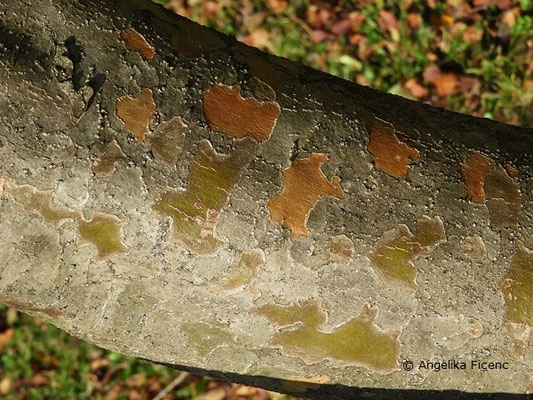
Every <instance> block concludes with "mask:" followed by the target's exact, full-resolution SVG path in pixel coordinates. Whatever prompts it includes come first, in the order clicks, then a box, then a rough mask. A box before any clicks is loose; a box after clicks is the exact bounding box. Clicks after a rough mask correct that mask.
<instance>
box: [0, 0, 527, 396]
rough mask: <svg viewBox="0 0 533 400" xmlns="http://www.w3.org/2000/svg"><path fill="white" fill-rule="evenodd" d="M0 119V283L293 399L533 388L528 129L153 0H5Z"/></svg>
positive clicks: (3, 296) (72, 318)
mask: <svg viewBox="0 0 533 400" xmlns="http://www.w3.org/2000/svg"><path fill="white" fill-rule="evenodd" d="M0 119H1V123H0V157H1V159H2V160H3V162H2V163H1V164H0V302H1V303H4V304H6V305H8V306H12V307H15V308H17V309H19V310H21V311H24V312H27V313H29V314H32V315H37V316H39V317H42V318H44V319H46V320H47V321H50V322H52V323H53V324H55V325H57V326H58V327H60V328H62V329H64V330H66V331H67V332H69V333H70V334H72V335H75V336H78V337H80V338H82V339H84V340H87V341H89V342H92V343H95V344H97V345H98V346H101V347H103V348H106V349H111V350H114V351H118V352H121V353H123V354H127V355H130V356H135V357H139V358H143V359H147V360H150V361H153V362H157V363H162V364H166V365H170V366H173V367H175V368H179V369H184V370H188V371H192V372H195V373H201V374H204V375H209V376H213V377H216V378H219V379H226V380H231V381H235V382H242V383H245V384H250V385H255V386H260V387H265V388H269V389H273V390H276V391H279V392H285V393H292V394H295V395H300V396H304V397H307V398H316V399H330V398H331V399H333V398H335V399H337V398H354V399H355V398H361V397H365V396H369V398H376V399H401V398H406V399H408V398H409V399H412V398H427V397H428V396H431V397H436V398H453V397H458V398H487V396H488V395H487V394H486V393H493V394H492V395H491V397H498V398H515V397H516V398H525V397H527V396H528V393H529V394H530V393H532V392H533V346H532V345H531V343H532V340H531V338H530V336H531V326H532V325H533V252H531V250H533V207H532V204H533V131H532V130H530V129H525V128H520V127H517V126H511V125H505V124H501V123H497V122H494V121H490V120H487V119H479V118H473V117H470V116H465V115H461V114H457V113H453V112H449V111H446V110H442V109H437V108H433V107H430V106H428V105H424V104H421V103H418V102H413V101H410V100H406V99H404V98H401V97H397V96H393V95H389V94H384V93H381V92H379V91H376V90H373V89H370V88H366V87H362V86H358V85H355V84H353V83H350V82H348V81H344V80H341V79H338V78H335V77H333V76H330V75H327V74H325V73H322V72H319V71H315V70H312V69H310V68H307V67H304V66H301V65H298V64H296V63H293V62H291V61H288V60H286V59H283V58H279V57H274V56H272V55H268V54H265V53H263V52H261V51H259V50H257V49H254V48H251V47H248V46H246V45H244V44H242V43H239V42H237V41H236V40H235V39H234V38H231V37H229V36H225V35H222V34H220V33H217V32H215V31H212V30H210V29H207V28H205V27H202V26H200V25H197V24H195V23H193V22H191V21H189V20H187V19H185V18H182V17H179V16H177V15H174V14H172V13H171V12H169V11H167V10H165V9H163V8H162V7H160V6H157V5H155V4H152V3H151V2H150V1H148V0H146V1H145V0H131V1H126V0H116V1H107V0H83V1H80V2H70V1H67V0H35V1H33V0H32V1H31V2H29V1H26V0H10V1H9V2H3V3H2V4H0ZM407 361H411V362H412V363H413V369H412V370H406V368H405V366H406V365H408V364H405V363H406V362H407ZM429 361H431V362H436V361H437V362H441V363H443V364H444V363H447V364H446V365H447V366H448V367H447V369H441V370H440V371H436V370H435V368H434V367H433V368H432V367H427V366H424V363H426V364H427V362H429ZM450 361H451V362H452V363H451V364H450V363H449V362H450ZM453 361H457V362H458V363H459V364H458V365H459V367H458V368H454V367H453V365H454V364H453ZM461 362H464V363H465V368H464V369H461V368H460V363H461ZM473 362H494V363H500V364H502V363H507V364H506V365H507V368H506V369H503V368H495V369H489V370H483V369H482V368H479V367H478V366H477V364H476V365H473V364H472V363H473ZM450 365H452V367H450ZM441 367H442V365H441Z"/></svg>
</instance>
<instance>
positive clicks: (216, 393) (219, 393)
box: [199, 387, 226, 400]
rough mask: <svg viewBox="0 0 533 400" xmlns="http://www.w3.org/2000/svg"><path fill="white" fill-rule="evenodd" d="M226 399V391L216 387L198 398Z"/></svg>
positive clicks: (207, 399)
mask: <svg viewBox="0 0 533 400" xmlns="http://www.w3.org/2000/svg"><path fill="white" fill-rule="evenodd" d="M225 397H226V389H224V388H223V387H218V388H216V389H213V390H210V391H208V392H206V393H204V394H202V395H200V396H199V400H223V399H224V398H225Z"/></svg>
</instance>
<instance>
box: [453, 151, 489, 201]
mask: <svg viewBox="0 0 533 400" xmlns="http://www.w3.org/2000/svg"><path fill="white" fill-rule="evenodd" d="M493 167H494V161H493V160H492V159H491V158H490V157H487V156H485V155H483V154H481V153H479V152H477V151H473V150H471V151H469V152H468V156H467V158H466V162H465V163H464V164H463V165H461V176H462V178H463V184H464V186H465V188H466V191H467V192H468V198H469V199H470V200H472V201H473V202H474V203H485V191H484V190H483V185H484V183H485V177H486V176H487V175H488V174H489V172H490V171H492V168H493Z"/></svg>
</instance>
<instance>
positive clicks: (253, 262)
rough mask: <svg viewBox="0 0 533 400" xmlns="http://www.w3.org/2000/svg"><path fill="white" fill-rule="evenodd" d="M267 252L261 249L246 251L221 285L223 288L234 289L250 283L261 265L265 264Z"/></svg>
mask: <svg viewBox="0 0 533 400" xmlns="http://www.w3.org/2000/svg"><path fill="white" fill-rule="evenodd" d="M265 261H266V259H265V253H264V252H263V250H261V249H253V250H249V251H245V252H244V253H243V254H242V256H241V259H240V260H239V262H238V263H237V265H235V266H234V267H233V268H232V269H231V271H230V272H229V273H228V275H227V276H226V277H225V279H223V281H222V284H221V285H220V287H221V289H224V290H234V289H238V288H241V287H244V286H247V285H249V284H250V282H251V281H252V279H253V278H254V277H255V276H256V275H257V272H258V270H259V268H260V267H262V266H263V265H265Z"/></svg>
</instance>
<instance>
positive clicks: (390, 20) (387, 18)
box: [378, 10, 398, 32]
mask: <svg viewBox="0 0 533 400" xmlns="http://www.w3.org/2000/svg"><path fill="white" fill-rule="evenodd" d="M378 24H379V27H380V28H381V29H382V30H384V31H387V32H391V31H392V30H393V29H396V30H397V29H398V20H397V19H396V16H395V15H394V14H393V13H391V12H390V11H387V10H381V11H380V12H379V21H378Z"/></svg>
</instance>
